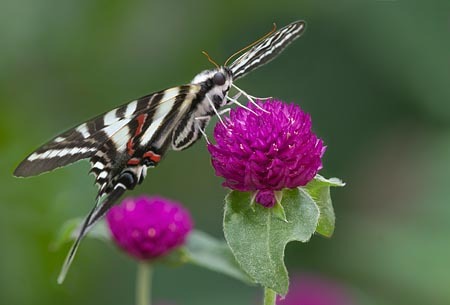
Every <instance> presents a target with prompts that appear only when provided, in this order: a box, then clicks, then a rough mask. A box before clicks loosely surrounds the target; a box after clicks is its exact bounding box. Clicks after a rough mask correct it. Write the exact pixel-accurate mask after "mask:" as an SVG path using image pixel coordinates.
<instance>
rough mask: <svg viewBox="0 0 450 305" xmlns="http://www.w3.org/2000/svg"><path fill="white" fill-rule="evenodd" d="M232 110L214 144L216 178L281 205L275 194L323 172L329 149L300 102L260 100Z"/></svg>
mask: <svg viewBox="0 0 450 305" xmlns="http://www.w3.org/2000/svg"><path fill="white" fill-rule="evenodd" d="M257 104H258V105H259V107H258V106H256V105H254V104H252V103H249V104H248V105H247V107H248V108H250V110H251V111H249V110H248V109H245V108H236V109H233V110H231V112H230V116H229V117H227V118H225V120H224V124H221V123H219V124H217V125H216V127H215V128H214V137H215V139H216V144H209V145H208V150H209V152H210V153H211V158H212V165H213V167H214V168H215V171H216V175H218V176H221V177H223V178H225V182H224V183H223V185H224V186H225V187H228V188H230V189H233V190H238V191H257V194H256V202H258V203H260V204H262V205H263V206H266V207H272V206H273V205H274V204H275V203H276V199H275V194H274V191H278V190H281V189H284V188H295V187H298V186H304V185H306V184H307V183H308V182H309V181H310V180H311V179H313V178H314V176H315V175H316V174H317V172H318V171H319V170H320V169H321V168H322V160H321V158H322V156H323V154H324V152H325V146H324V145H323V142H322V140H321V139H319V138H317V136H316V135H315V134H314V133H313V132H312V130H311V117H310V116H309V114H307V113H305V112H303V111H302V109H301V108H300V107H299V106H298V105H296V104H286V103H283V102H282V101H278V100H268V101H266V102H261V101H257Z"/></svg>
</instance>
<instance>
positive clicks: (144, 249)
mask: <svg viewBox="0 0 450 305" xmlns="http://www.w3.org/2000/svg"><path fill="white" fill-rule="evenodd" d="M106 221H107V223H108V226H109V229H110V231H111V233H112V236H113V239H114V241H115V242H116V244H117V245H118V246H119V247H120V248H122V249H123V250H125V252H127V253H128V254H130V255H132V256H134V257H136V258H138V259H140V260H151V259H155V258H158V257H160V256H163V255H165V254H166V253H168V252H170V251H171V250H173V249H174V248H176V247H178V246H181V245H182V244H184V242H185V240H186V237H187V235H188V233H189V232H190V231H191V230H192V220H191V216H190V214H189V212H188V211H187V210H185V209H184V208H183V207H182V206H181V205H180V204H179V203H176V202H174V201H171V200H168V199H165V198H162V197H156V196H155V197H148V196H141V197H138V198H126V199H125V200H123V201H122V203H121V204H120V205H117V206H114V207H113V208H111V209H110V211H109V212H108V214H107V215H106Z"/></svg>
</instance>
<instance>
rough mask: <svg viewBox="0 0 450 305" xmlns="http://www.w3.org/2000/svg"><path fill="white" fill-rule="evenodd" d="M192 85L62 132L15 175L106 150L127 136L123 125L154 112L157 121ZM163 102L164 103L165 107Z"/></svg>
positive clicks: (154, 95) (146, 98)
mask: <svg viewBox="0 0 450 305" xmlns="http://www.w3.org/2000/svg"><path fill="white" fill-rule="evenodd" d="M191 87H193V85H188V86H181V87H174V88H171V89H167V90H163V91H160V92H156V93H152V94H149V95H147V96H144V97H141V98H139V99H137V100H135V101H132V102H130V103H127V104H124V105H122V106H119V107H117V108H115V109H113V110H111V111H108V112H105V113H103V114H101V115H99V116H97V117H95V118H93V119H91V120H88V121H86V122H84V123H82V124H80V125H78V126H76V127H74V128H72V129H69V130H68V131H66V132H63V133H62V134H60V135H58V136H56V137H54V138H53V139H52V140H50V141H49V142H48V143H46V144H44V145H43V146H41V147H40V148H38V149H37V150H36V151H34V152H33V153H31V154H30V155H29V156H28V157H27V158H25V160H23V161H22V162H21V163H20V164H19V165H18V167H17V168H16V169H15V171H14V176H16V177H29V176H35V175H39V174H41V173H45V172H48V171H51V170H54V169H56V168H59V167H62V166H66V165H69V164H72V163H74V162H76V161H79V160H82V159H87V158H92V157H94V156H95V155H96V154H97V152H98V151H99V148H103V151H105V150H107V147H106V146H107V145H108V143H111V141H114V139H117V140H118V139H119V138H120V137H126V136H127V135H126V133H125V132H124V127H125V126H128V124H130V123H131V122H133V121H134V120H135V119H136V118H137V117H138V116H139V115H140V114H142V113H147V112H148V113H153V112H154V113H156V114H157V116H155V117H154V118H153V120H158V119H159V117H158V116H165V115H167V113H165V112H169V111H170V110H171V107H169V106H173V103H171V102H172V101H173V100H174V99H175V98H176V97H177V96H178V98H182V97H183V96H185V94H186V93H187V92H188V89H187V88H191ZM194 87H195V86H194ZM179 88H180V89H179ZM194 89H195V88H194ZM194 89H192V90H194ZM194 91H195V90H194ZM165 104H166V106H164V105H165ZM158 109H159V110H158ZM157 110H158V111H157ZM149 121H150V120H149ZM132 125H133V123H132V124H131V126H130V128H132V127H133V126H132ZM105 143H106V144H105ZM110 147H111V148H112V149H113V151H114V146H113V145H110ZM111 154H113V152H112V153H111ZM94 159H95V158H94Z"/></svg>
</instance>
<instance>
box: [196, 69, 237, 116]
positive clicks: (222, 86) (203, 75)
mask: <svg viewBox="0 0 450 305" xmlns="http://www.w3.org/2000/svg"><path fill="white" fill-rule="evenodd" d="M232 82H233V73H232V72H231V70H230V69H229V68H228V67H224V66H222V67H218V68H216V69H211V70H205V71H203V72H200V73H199V74H197V75H196V76H195V77H194V79H193V80H192V83H193V84H199V85H202V87H203V88H204V89H205V91H206V92H205V93H206V96H207V97H208V98H209V99H210V100H211V101H213V102H214V106H216V107H217V108H220V107H221V106H224V105H225V104H226V98H225V97H226V95H227V94H228V91H229V90H230V87H231V84H232Z"/></svg>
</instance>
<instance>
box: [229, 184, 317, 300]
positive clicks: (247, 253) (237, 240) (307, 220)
mask: <svg viewBox="0 0 450 305" xmlns="http://www.w3.org/2000/svg"><path fill="white" fill-rule="evenodd" d="M251 198H252V194H251V193H248V192H247V193H245V192H236V191H232V192H230V193H229V194H228V196H227V197H226V206H225V216H224V224H223V225H224V233H225V238H226V240H227V242H228V245H229V246H230V248H231V251H232V252H233V254H234V256H235V258H236V260H237V261H238V263H239V264H240V265H241V267H242V269H244V271H245V272H247V273H248V274H249V275H250V276H251V277H252V278H253V279H254V280H255V281H256V282H257V283H260V284H261V285H263V286H264V287H268V288H270V289H273V290H274V291H275V292H277V293H278V294H281V295H285V294H286V293H287V291H288V285H289V278H288V274H287V270H286V267H285V265H284V248H285V247H286V244H287V243H288V242H290V241H294V240H297V241H301V242H307V241H308V240H309V239H310V238H311V236H312V234H313V233H314V231H315V230H316V226H317V223H318V220H319V209H318V207H317V205H316V204H315V203H314V201H313V200H312V198H311V196H310V195H309V194H308V193H307V192H306V191H305V190H303V189H285V190H283V197H282V200H281V205H282V206H283V207H284V211H285V214H286V219H287V221H288V222H285V221H283V220H281V219H279V218H278V217H277V215H276V214H275V213H273V212H272V211H271V209H270V208H265V207H263V206H261V205H259V204H256V205H254V206H253V207H251V204H250V201H251Z"/></svg>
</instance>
